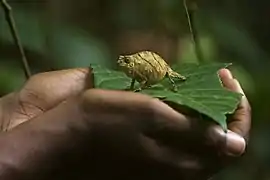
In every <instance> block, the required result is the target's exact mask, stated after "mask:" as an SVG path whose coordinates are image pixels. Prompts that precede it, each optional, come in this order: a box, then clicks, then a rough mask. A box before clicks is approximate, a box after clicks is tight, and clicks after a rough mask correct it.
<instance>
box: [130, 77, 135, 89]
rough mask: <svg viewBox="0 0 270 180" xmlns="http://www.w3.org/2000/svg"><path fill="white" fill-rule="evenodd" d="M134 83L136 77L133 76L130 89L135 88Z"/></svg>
mask: <svg viewBox="0 0 270 180" xmlns="http://www.w3.org/2000/svg"><path fill="white" fill-rule="evenodd" d="M134 85H135V79H134V78H132V79H131V82H130V88H129V89H130V90H133V89H134Z"/></svg>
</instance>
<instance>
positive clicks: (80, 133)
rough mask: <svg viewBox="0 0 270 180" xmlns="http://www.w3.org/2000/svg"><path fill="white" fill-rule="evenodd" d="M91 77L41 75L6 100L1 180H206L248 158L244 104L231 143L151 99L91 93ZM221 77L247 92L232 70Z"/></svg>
mask: <svg viewBox="0 0 270 180" xmlns="http://www.w3.org/2000/svg"><path fill="white" fill-rule="evenodd" d="M88 74H89V73H88V70H86V69H77V70H64V71H56V72H49V73H42V74H39V75H36V76H34V77H33V78H32V79H30V80H29V82H28V83H27V84H26V85H25V86H24V88H23V89H22V90H21V91H19V92H17V93H13V94H10V95H8V96H6V97H3V98H2V99H1V100H0V107H1V108H0V114H1V117H2V119H1V122H5V123H3V127H4V129H7V130H9V131H8V132H5V133H2V135H1V136H0V145H1V147H3V148H2V149H1V150H0V164H1V166H0V177H1V174H2V175H3V177H5V178H6V179H7V178H10V179H13V180H16V178H17V179H20V178H21V179H22V178H23V176H24V178H25V179H27V178H28V179H31V178H30V177H32V178H33V179H36V178H37V175H38V177H39V179H41V177H43V179H46V178H47V179H62V178H63V179H66V178H71V179H73V178H74V179H75V178H77V179H79V178H81V179H84V177H90V178H92V179H105V178H108V177H109V178H117V179H137V178H140V179H149V178H150V179H151V178H155V179H164V178H169V179H206V178H208V177H209V176H211V175H213V173H215V172H217V171H218V170H220V169H222V168H223V166H224V165H227V163H228V161H227V160H228V159H231V157H233V156H232V154H234V155H241V154H242V153H243V152H244V151H245V145H246V142H245V141H244V139H243V138H241V136H243V137H245V136H246V135H248V131H249V128H250V127H249V126H250V112H249V105H248V102H247V100H246V98H245V97H244V98H243V99H242V101H241V103H240V106H239V108H238V110H237V111H236V113H235V114H234V116H233V117H234V118H233V120H232V121H231V122H230V124H229V128H230V129H231V130H232V131H234V132H236V133H238V134H239V135H240V136H237V135H235V134H233V133H232V132H229V134H227V135H226V134H225V133H224V132H223V131H221V129H220V127H219V126H217V125H210V126H207V127H206V128H201V127H200V126H198V125H197V121H198V120H197V119H192V118H189V117H187V116H185V115H183V114H180V113H178V112H176V111H175V110H173V109H172V108H170V107H169V106H168V105H166V104H164V103H162V102H160V101H159V100H156V99H153V98H150V97H148V96H145V95H141V94H136V93H131V92H120V91H119V92H118V91H106V90H94V89H91V90H87V89H88V88H91V87H92V84H91V82H92V81H91V76H89V75H88ZM220 76H221V78H222V80H223V82H224V84H225V86H226V87H228V88H230V89H231V90H234V91H238V92H240V91H241V87H240V86H238V85H237V82H236V81H235V80H233V79H231V78H230V77H229V74H228V72H227V70H222V71H221V73H220ZM244 114H245V115H244ZM29 120H31V121H29ZM7 122H10V123H7ZM22 122H24V123H22ZM20 123H22V124H20ZM19 124H20V125H19ZM12 128H13V129H12ZM218 165H219V166H218ZM1 167H4V168H6V169H4V170H3V168H2V170H1ZM7 167H8V168H7ZM39 175H40V176H39ZM33 176H34V177H33Z"/></svg>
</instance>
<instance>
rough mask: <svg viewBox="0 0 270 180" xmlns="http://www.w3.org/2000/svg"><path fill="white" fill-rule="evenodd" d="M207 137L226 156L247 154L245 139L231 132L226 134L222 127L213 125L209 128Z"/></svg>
mask: <svg viewBox="0 0 270 180" xmlns="http://www.w3.org/2000/svg"><path fill="white" fill-rule="evenodd" d="M206 136H207V139H208V140H209V142H210V143H211V144H212V145H213V146H215V147H216V148H217V149H219V150H220V152H222V153H225V154H226V155H229V156H240V155H242V154H243V153H244V152H245V148H246V142H245V140H244V138H243V137H241V136H240V135H239V134H237V133H235V132H233V131H231V130H228V131H227V133H225V132H224V130H223V129H222V128H221V127H220V126H218V125H212V126H210V127H209V128H208V130H207V133H206Z"/></svg>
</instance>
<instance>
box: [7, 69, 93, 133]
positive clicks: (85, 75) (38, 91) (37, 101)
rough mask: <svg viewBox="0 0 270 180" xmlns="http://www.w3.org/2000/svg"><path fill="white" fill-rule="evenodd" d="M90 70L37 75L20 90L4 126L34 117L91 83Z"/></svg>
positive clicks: (10, 126)
mask: <svg viewBox="0 0 270 180" xmlns="http://www.w3.org/2000/svg"><path fill="white" fill-rule="evenodd" d="M91 78H92V77H91V72H90V71H89V69H87V68H77V69H68V70H61V71H52V72H45V73H40V74H37V75H34V76H32V77H31V78H30V80H29V81H28V82H27V83H26V84H25V85H24V87H23V88H22V90H21V91H20V92H19V93H17V96H16V100H17V103H16V104H15V105H14V106H13V107H12V108H10V107H9V112H8V113H10V114H11V115H10V117H9V120H8V122H9V123H8V124H6V127H5V129H11V128H12V127H15V126H16V125H18V124H20V123H22V122H24V121H26V120H28V119H31V118H33V117H35V116H37V115H39V114H40V113H43V112H44V111H46V110H48V109H51V108H53V107H55V106H56V105H58V104H59V103H61V102H62V101H64V100H65V99H66V98H68V97H70V96H75V95H78V94H79V93H81V92H83V91H84V90H85V89H88V88H91V87H92V80H91Z"/></svg>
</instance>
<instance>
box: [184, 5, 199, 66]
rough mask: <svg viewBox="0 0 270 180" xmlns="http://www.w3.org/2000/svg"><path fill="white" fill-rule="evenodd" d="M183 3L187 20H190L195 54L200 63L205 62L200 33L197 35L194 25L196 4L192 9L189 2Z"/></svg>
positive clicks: (189, 24)
mask: <svg viewBox="0 0 270 180" xmlns="http://www.w3.org/2000/svg"><path fill="white" fill-rule="evenodd" d="M183 3H184V8H185V12H186V16H187V20H188V26H189V31H190V34H191V39H192V41H193V44H194V49H195V54H196V56H197V59H198V60H199V61H200V62H203V53H202V50H201V48H200V42H199V38H198V33H197V30H196V28H195V25H194V13H195V3H194V5H193V6H191V7H190V6H188V4H187V0H183Z"/></svg>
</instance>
